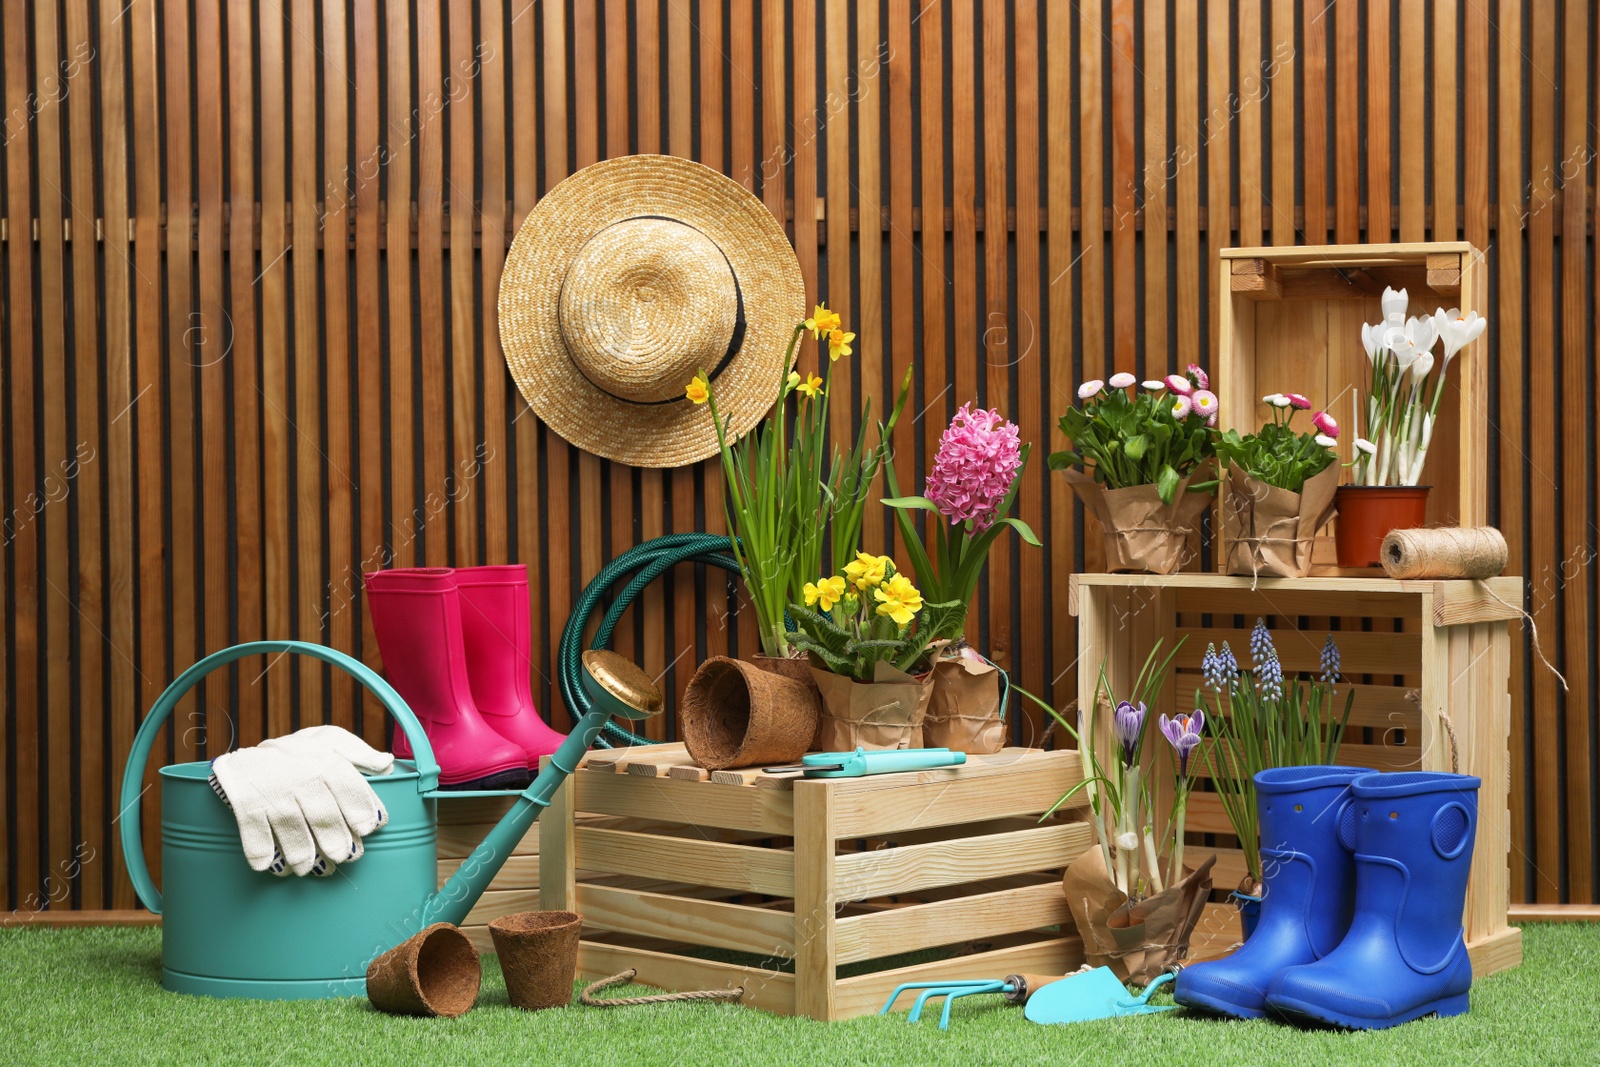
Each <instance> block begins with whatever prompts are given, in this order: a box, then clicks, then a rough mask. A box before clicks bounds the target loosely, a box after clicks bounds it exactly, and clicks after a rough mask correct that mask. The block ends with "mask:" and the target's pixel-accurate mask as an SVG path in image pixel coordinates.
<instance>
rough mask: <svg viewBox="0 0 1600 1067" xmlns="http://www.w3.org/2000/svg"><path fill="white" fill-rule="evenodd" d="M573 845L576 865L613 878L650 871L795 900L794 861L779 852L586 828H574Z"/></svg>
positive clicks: (653, 873)
mask: <svg viewBox="0 0 1600 1067" xmlns="http://www.w3.org/2000/svg"><path fill="white" fill-rule="evenodd" d="M573 842H574V845H573V856H574V857H575V860H574V862H575V863H576V865H577V866H578V867H582V868H584V869H585V870H593V871H601V872H609V873H613V874H634V873H637V872H639V871H649V872H650V873H651V874H652V875H655V876H656V877H660V878H665V879H668V880H672V881H681V882H692V883H695V884H698V885H714V886H721V887H722V888H724V889H742V890H746V891H748V892H751V893H767V894H770V895H772V896H777V897H790V896H793V895H794V885H795V870H794V856H793V854H792V853H789V852H787V851H784V850H782V849H773V848H754V847H752V846H750V845H734V844H725V843H722V842H717V841H692V840H687V839H683V838H666V837H660V836H657V835H654V834H643V833H634V832H632V831H628V830H606V829H599V828H596V827H590V826H579V827H576V828H575V829H574V831H573Z"/></svg>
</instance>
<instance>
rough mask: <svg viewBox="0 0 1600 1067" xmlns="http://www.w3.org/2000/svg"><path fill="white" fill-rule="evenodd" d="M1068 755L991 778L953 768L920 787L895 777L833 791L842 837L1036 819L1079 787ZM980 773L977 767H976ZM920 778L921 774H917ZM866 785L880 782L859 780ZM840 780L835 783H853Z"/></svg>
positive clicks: (1078, 773) (1078, 769) (1076, 771)
mask: <svg viewBox="0 0 1600 1067" xmlns="http://www.w3.org/2000/svg"><path fill="white" fill-rule="evenodd" d="M1077 764H1078V761H1077V760H1076V759H1073V758H1068V757H1066V756H1064V755H1056V756H1054V757H1053V758H1046V759H1040V760H1034V761H1029V763H1027V764H1021V765H1019V766H1017V767H1015V768H1008V769H1006V770H1004V771H997V773H995V774H993V775H979V774H966V773H964V772H965V770H966V769H965V768H952V769H950V770H948V771H944V772H942V773H939V774H938V775H937V777H935V776H933V775H928V776H927V777H926V778H924V780H923V781H922V782H921V783H920V784H912V782H910V781H907V780H906V779H907V777H908V776H907V775H903V774H896V775H891V776H886V777H885V778H884V779H882V783H883V786H882V788H877V789H866V788H862V789H847V788H836V789H835V791H834V796H835V799H834V805H835V811H836V814H835V818H836V819H837V820H838V823H839V834H840V836H842V837H849V836H851V835H853V834H863V833H869V832H870V833H891V832H894V831H896V830H909V829H913V828H916V827H923V826H952V825H956V824H959V823H962V822H971V821H974V820H977V819H982V818H1002V817H1005V816H1008V815H1038V814H1040V813H1042V812H1044V811H1046V810H1047V809H1049V808H1050V806H1051V805H1053V804H1054V803H1055V802H1056V801H1057V800H1059V799H1060V798H1061V797H1062V795H1063V794H1065V793H1066V792H1067V790H1069V789H1071V788H1072V787H1073V786H1074V785H1076V784H1077V783H1078V781H1079V780H1080V778H1081V777H1082V768H1081V766H1078V765H1077ZM975 769H976V768H975ZM919 777H921V776H919ZM856 781H860V782H862V783H868V782H875V781H879V780H878V779H874V778H864V779H858V780H856ZM853 784H855V783H854V782H853V781H851V780H850V779H841V780H840V781H839V782H838V783H836V785H853Z"/></svg>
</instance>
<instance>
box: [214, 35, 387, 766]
mask: <svg viewBox="0 0 1600 1067" xmlns="http://www.w3.org/2000/svg"><path fill="white" fill-rule="evenodd" d="M283 35H284V18H283V15H282V11H281V9H280V10H278V11H276V12H267V13H264V17H262V18H261V20H260V31H259V33H258V35H257V39H258V45H257V47H258V49H259V59H258V61H257V62H258V63H259V83H258V84H259V92H260V94H261V98H260V105H259V114H260V118H259V119H258V123H259V127H260V128H259V130H258V132H257V133H256V145H257V147H258V149H259V151H258V152H257V165H258V167H259V169H260V175H261V177H260V188H259V190H258V194H259V196H260V197H261V204H262V210H261V256H260V266H258V267H257V268H256V272H255V280H254V282H253V284H254V285H259V286H260V287H261V288H260V294H261V298H260V299H261V304H260V316H261V323H260V336H261V349H260V352H261V394H262V395H261V453H262V471H263V474H262V483H261V486H262V493H261V518H262V535H261V536H262V544H263V547H264V548H265V555H266V585H265V589H266V619H267V633H268V634H290V633H296V632H298V628H297V627H296V626H295V621H294V618H293V616H292V614H291V611H292V603H291V596H292V594H293V592H294V584H293V571H292V570H291V557H292V556H293V547H294V542H293V541H292V540H291V531H290V528H289V516H290V513H291V507H290V503H289V457H290V454H291V448H290V438H291V437H292V436H293V432H294V431H293V427H292V425H291V422H290V416H289V412H290V410H291V408H292V404H291V402H290V399H289V366H288V357H289V352H290V338H291V330H292V326H293V324H292V323H291V322H290V321H289V295H290V294H289V284H290V278H289V270H290V263H291V261H290V260H289V253H290V248H289V241H288V234H287V232H286V222H287V219H286V218H285V213H286V209H287V206H288V189H287V188H286V184H285V183H286V180H287V176H286V174H285V166H284V163H285V150H286V148H287V147H288V124H287V118H286V116H285V113H284V108H285V106H286V87H285V81H284V75H285V72H286V71H287V69H288V64H287V63H286V62H285V57H284V51H283ZM391 86H392V81H391ZM389 180H390V181H395V180H396V179H395V176H394V175H393V174H392V173H391V175H390V178H389ZM408 240H409V236H408ZM395 243H398V242H395ZM393 296H394V294H393V293H391V299H392V298H393ZM396 343H398V339H397V342H396ZM407 406H408V407H409V405H407ZM279 662H280V659H279V658H274V659H273V660H269V661H266V662H264V663H262V664H261V665H260V666H256V665H255V664H254V663H252V664H251V665H250V666H249V667H248V668H246V669H245V671H241V675H240V677H241V681H242V680H244V679H250V680H252V681H251V684H256V685H264V687H265V692H266V705H267V723H266V731H265V733H266V736H267V737H282V736H283V735H284V734H287V733H290V732H292V731H293V729H294V727H295V726H296V725H297V724H298V722H299V715H298V709H295V708H294V707H293V704H292V700H291V697H292V694H293V690H292V688H291V679H290V670H291V668H285V669H282V670H277V671H274V670H273V667H274V666H276V665H277V664H278V663H279Z"/></svg>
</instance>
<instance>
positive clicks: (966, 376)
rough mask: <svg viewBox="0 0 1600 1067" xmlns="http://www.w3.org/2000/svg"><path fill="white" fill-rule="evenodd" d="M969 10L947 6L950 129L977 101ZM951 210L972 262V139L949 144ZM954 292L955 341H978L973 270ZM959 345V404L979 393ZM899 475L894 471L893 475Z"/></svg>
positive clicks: (961, 123)
mask: <svg viewBox="0 0 1600 1067" xmlns="http://www.w3.org/2000/svg"><path fill="white" fill-rule="evenodd" d="M972 20H973V6H972V5H970V4H965V3H958V4H953V5H952V6H951V8H950V47H949V50H948V51H949V54H950V106H951V114H950V121H951V128H952V129H953V130H973V129H976V128H977V122H978V116H977V107H976V101H977V98H978V83H977V77H978V75H977V59H976V51H977V41H976V39H975V37H974V33H973V24H972ZM950 178H951V194H950V195H951V203H950V206H951V212H952V215H953V220H952V232H953V236H954V244H953V251H954V262H955V263H961V264H965V263H976V262H977V259H978V218H977V198H978V161H977V145H976V142H975V141H974V139H972V138H969V137H962V136H960V135H959V134H957V135H954V136H952V138H951V141H950ZM951 282H952V287H953V290H954V293H953V296H952V303H953V305H954V319H953V324H954V330H955V336H956V337H957V338H963V339H967V340H968V342H970V339H972V338H975V337H978V336H979V334H980V331H981V330H982V329H983V327H982V326H981V325H980V324H979V322H978V279H977V275H976V273H975V272H972V271H968V270H957V271H956V272H955V276H954V277H953V278H952V279H951ZM961 347H962V345H961V342H960V341H958V342H957V345H956V350H957V355H956V366H955V383H954V384H955V397H954V399H955V402H956V403H957V404H961V403H964V402H966V401H967V400H968V399H971V398H974V397H976V396H977V395H978V366H977V360H976V359H973V358H970V357H969V358H966V359H963V358H961V354H960V353H961ZM896 473H898V471H897V472H896Z"/></svg>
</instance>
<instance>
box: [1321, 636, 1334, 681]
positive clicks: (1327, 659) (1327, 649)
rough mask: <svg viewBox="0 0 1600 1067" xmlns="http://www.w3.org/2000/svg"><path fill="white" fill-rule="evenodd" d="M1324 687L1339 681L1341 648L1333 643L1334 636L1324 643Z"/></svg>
mask: <svg viewBox="0 0 1600 1067" xmlns="http://www.w3.org/2000/svg"><path fill="white" fill-rule="evenodd" d="M1320 677H1321V679H1322V683H1323V684H1324V685H1333V684H1334V683H1335V682H1337V681H1338V680H1339V646H1338V645H1336V644H1334V643H1333V635H1332V634H1329V635H1328V639H1327V640H1326V641H1324V642H1323V643H1322V674H1321V675H1320Z"/></svg>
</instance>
